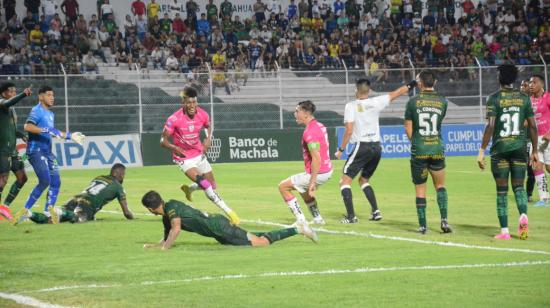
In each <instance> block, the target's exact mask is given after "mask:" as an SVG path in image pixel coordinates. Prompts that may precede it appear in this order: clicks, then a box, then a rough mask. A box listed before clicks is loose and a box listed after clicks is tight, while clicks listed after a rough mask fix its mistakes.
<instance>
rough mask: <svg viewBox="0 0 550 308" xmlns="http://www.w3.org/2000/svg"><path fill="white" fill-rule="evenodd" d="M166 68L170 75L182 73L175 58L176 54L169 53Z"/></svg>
mask: <svg viewBox="0 0 550 308" xmlns="http://www.w3.org/2000/svg"><path fill="white" fill-rule="evenodd" d="M164 67H165V68H166V70H168V73H171V72H179V71H180V64H179V61H178V59H177V58H176V57H175V56H174V53H172V52H170V53H169V55H168V58H166V63H164Z"/></svg>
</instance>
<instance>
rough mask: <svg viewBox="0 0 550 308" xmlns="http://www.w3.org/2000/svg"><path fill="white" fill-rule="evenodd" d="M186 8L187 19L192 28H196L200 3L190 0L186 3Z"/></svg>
mask: <svg viewBox="0 0 550 308" xmlns="http://www.w3.org/2000/svg"><path fill="white" fill-rule="evenodd" d="M185 10H186V11H187V20H188V21H189V22H188V25H187V26H189V27H190V28H192V29H195V24H196V23H197V12H198V11H199V5H198V4H197V2H195V1H193V0H188V1H187V2H186V3H185Z"/></svg>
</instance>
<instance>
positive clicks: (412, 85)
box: [407, 80, 417, 90]
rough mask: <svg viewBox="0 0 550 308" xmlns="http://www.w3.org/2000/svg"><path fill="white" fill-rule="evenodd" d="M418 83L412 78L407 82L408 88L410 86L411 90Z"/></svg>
mask: <svg viewBox="0 0 550 308" xmlns="http://www.w3.org/2000/svg"><path fill="white" fill-rule="evenodd" d="M416 84H417V83H416V80H412V81H411V82H409V83H408V84H407V88H409V90H412V89H413V88H414V87H416Z"/></svg>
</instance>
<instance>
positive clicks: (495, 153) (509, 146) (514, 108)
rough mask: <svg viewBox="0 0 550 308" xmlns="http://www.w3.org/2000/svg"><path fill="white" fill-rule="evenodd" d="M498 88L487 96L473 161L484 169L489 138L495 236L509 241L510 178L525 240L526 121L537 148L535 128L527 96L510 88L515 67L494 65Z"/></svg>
mask: <svg viewBox="0 0 550 308" xmlns="http://www.w3.org/2000/svg"><path fill="white" fill-rule="evenodd" d="M498 71H499V75H498V79H499V82H500V90H499V91H497V92H495V93H494V94H491V95H490V96H489V97H488V99H487V125H486V126H485V131H484V133H483V141H482V143H481V148H480V149H479V155H478V158H477V163H478V165H479V168H480V169H481V170H484V169H485V161H484V156H485V149H486V148H487V145H488V144H489V141H491V139H492V140H493V144H492V145H491V172H492V173H493V177H494V179H495V182H496V185H497V216H498V221H499V223H500V230H501V231H500V233H499V234H497V235H496V236H495V238H496V239H502V240H509V239H510V232H509V231H508V178H509V177H510V176H511V178H512V190H513V191H514V196H515V198H516V204H517V207H518V211H519V214H520V217H519V228H518V235H519V238H520V239H523V240H524V239H527V235H528V219H527V193H526V192H525V188H524V187H523V183H524V181H525V171H526V168H527V162H526V161H527V159H526V158H525V147H526V145H527V134H526V132H525V130H526V128H525V126H524V125H523V123H524V122H525V121H527V124H528V129H529V136H530V138H531V144H532V145H533V148H534V149H537V148H538V137H537V127H536V123H535V118H534V114H533V109H532V107H531V101H530V100H529V97H528V96H527V95H525V94H523V93H521V92H520V91H519V90H516V89H514V82H515V81H516V78H517V75H518V70H517V68H516V67H515V66H514V65H513V64H503V65H501V66H499V67H498ZM537 161H538V157H537V153H536V151H533V153H531V163H532V164H533V163H537Z"/></svg>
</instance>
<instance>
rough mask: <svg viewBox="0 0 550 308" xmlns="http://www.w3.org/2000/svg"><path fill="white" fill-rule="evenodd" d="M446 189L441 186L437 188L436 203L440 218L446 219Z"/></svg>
mask: <svg viewBox="0 0 550 308" xmlns="http://www.w3.org/2000/svg"><path fill="white" fill-rule="evenodd" d="M447 203H448V198H447V189H445V187H441V188H439V189H438V190H437V205H438V206H439V214H440V215H441V219H447Z"/></svg>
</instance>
